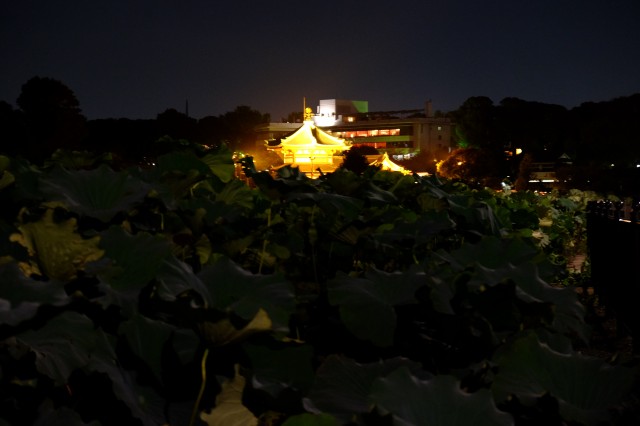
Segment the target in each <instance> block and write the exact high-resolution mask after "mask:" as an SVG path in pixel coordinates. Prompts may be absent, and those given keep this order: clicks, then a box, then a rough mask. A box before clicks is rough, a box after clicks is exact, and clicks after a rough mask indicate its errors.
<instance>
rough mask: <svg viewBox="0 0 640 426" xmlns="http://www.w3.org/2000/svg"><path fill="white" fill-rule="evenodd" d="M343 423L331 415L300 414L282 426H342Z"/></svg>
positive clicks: (288, 419) (290, 418)
mask: <svg viewBox="0 0 640 426" xmlns="http://www.w3.org/2000/svg"><path fill="white" fill-rule="evenodd" d="M341 424H342V423H339V422H338V419H336V418H335V417H333V416H332V415H329V414H309V413H304V414H298V415H295V416H291V417H289V418H287V420H285V422H284V423H282V426H340V425H341Z"/></svg>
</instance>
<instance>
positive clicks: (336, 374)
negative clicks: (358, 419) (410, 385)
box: [303, 355, 431, 424]
mask: <svg viewBox="0 0 640 426" xmlns="http://www.w3.org/2000/svg"><path fill="white" fill-rule="evenodd" d="M401 367H403V368H406V369H408V370H409V371H411V372H412V373H413V374H414V375H416V376H418V377H421V378H422V379H426V378H429V377H431V376H430V375H429V373H426V372H425V371H424V370H422V367H421V365H420V364H419V363H417V362H414V361H411V360H408V359H404V358H392V359H387V360H384V361H380V362H376V363H370V364H359V363H357V362H355V361H353V360H351V359H349V358H345V357H342V356H338V355H331V356H329V357H327V358H326V359H325V361H324V362H323V363H322V365H321V366H320V367H319V368H318V370H317V371H316V378H315V381H314V383H313V386H312V388H311V390H310V391H309V394H308V395H307V397H306V398H304V399H303V403H304V407H305V409H306V410H307V411H309V412H311V413H316V414H320V413H329V414H331V415H332V416H335V417H336V418H337V419H339V420H341V421H342V422H343V424H344V423H347V422H349V421H351V420H352V419H353V417H354V416H356V415H361V414H366V413H369V412H370V411H371V409H372V407H373V402H372V400H371V397H370V394H371V389H372V386H373V384H374V382H375V381H376V379H378V378H379V377H385V376H387V375H388V374H390V373H391V372H393V371H395V370H397V369H398V368H401ZM395 391H396V392H400V393H401V394H402V395H404V392H405V391H404V390H399V389H398V388H396V389H395Z"/></svg>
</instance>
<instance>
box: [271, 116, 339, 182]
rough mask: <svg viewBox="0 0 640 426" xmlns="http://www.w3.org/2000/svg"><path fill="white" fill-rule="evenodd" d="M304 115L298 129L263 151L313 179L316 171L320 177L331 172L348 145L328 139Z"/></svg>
mask: <svg viewBox="0 0 640 426" xmlns="http://www.w3.org/2000/svg"><path fill="white" fill-rule="evenodd" d="M307 113H308V111H305V120H304V122H303V123H302V126H301V127H300V128H299V129H298V130H296V131H295V132H293V133H292V134H291V135H289V136H286V137H283V138H282V139H280V140H279V141H273V142H276V143H277V144H276V143H273V142H271V143H270V142H267V149H269V150H272V151H274V152H276V153H278V155H280V157H281V158H282V159H283V161H284V164H285V165H291V166H293V167H298V168H299V170H300V171H301V172H303V173H305V174H307V175H310V176H313V175H314V174H315V173H316V172H317V170H318V169H320V170H321V171H322V172H323V173H330V172H332V171H334V170H335V169H336V168H338V166H340V164H341V163H342V161H343V157H342V152H343V151H345V150H347V149H349V148H350V145H347V144H346V143H345V140H344V139H341V138H337V137H335V136H332V135H330V134H329V133H327V132H325V131H324V130H322V129H320V128H318V127H317V126H316V125H315V124H314V122H313V120H311V118H310V115H307Z"/></svg>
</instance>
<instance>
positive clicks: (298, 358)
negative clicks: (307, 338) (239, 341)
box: [244, 344, 314, 398]
mask: <svg viewBox="0 0 640 426" xmlns="http://www.w3.org/2000/svg"><path fill="white" fill-rule="evenodd" d="M244 348H245V351H246V352H247V354H248V355H249V359H250V360H251V371H252V372H253V378H252V384H253V387H254V388H256V389H262V390H264V391H265V392H268V393H269V394H270V395H271V396H273V397H274V398H277V397H278V395H279V394H280V392H281V391H282V390H284V389H292V390H297V391H303V392H304V391H306V390H307V389H308V388H309V386H310V385H311V382H312V381H313V377H314V371H313V367H312V358H313V348H312V347H311V346H309V345H299V344H295V346H291V345H287V346H284V347H277V348H276V347H265V346H257V345H252V344H246V345H245V346H244Z"/></svg>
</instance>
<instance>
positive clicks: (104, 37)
mask: <svg viewBox="0 0 640 426" xmlns="http://www.w3.org/2000/svg"><path fill="white" fill-rule="evenodd" d="M1 4H2V8H1V9H0V60H1V62H2V64H1V66H0V76H1V78H0V100H4V101H6V102H9V103H10V104H12V105H13V106H15V100H16V98H17V97H18V95H19V94H20V90H21V86H22V85H23V84H24V83H25V82H26V81H27V80H28V79H30V78H31V77H34V76H40V77H49V78H54V79H56V80H60V81H61V82H63V83H64V84H66V85H67V86H68V87H69V88H70V89H71V90H73V92H74V93H75V95H76V97H77V98H78V101H79V102H80V107H81V109H82V112H83V113H84V115H85V116H87V118H89V119H96V118H132V119H138V118H155V117H156V115H157V114H158V113H160V112H163V111H164V110H166V109H168V108H175V109H177V110H179V111H181V112H185V111H186V103H187V101H188V105H189V115H190V116H192V117H195V118H202V117H204V116H209V115H219V114H224V113H225V112H227V111H232V110H234V109H235V107H236V106H239V105H247V106H250V107H251V108H253V109H256V110H258V111H260V112H262V113H270V114H271V117H272V119H273V121H280V119H281V118H282V117H285V116H286V115H287V114H288V113H290V112H292V111H301V110H302V105H303V98H306V102H307V106H311V107H313V108H314V110H315V106H316V105H317V103H318V100H320V99H332V98H337V99H354V100H366V101H369V110H370V111H383V110H387V111H388V110H399V109H417V108H423V107H424V103H425V101H426V100H428V99H430V100H432V102H433V108H434V110H441V111H450V110H453V109H456V108H458V107H459V106H460V105H461V104H462V103H463V102H464V101H465V100H466V99H467V98H469V97H471V96H488V97H489V98H491V99H492V100H493V101H494V102H495V103H496V104H497V103H499V102H500V100H502V99H503V98H505V97H518V98H521V99H524V100H528V101H538V102H544V103H551V104H559V105H564V106H566V107H568V108H571V107H574V106H578V105H580V104H581V103H583V102H587V101H594V102H599V101H607V100H611V99H613V98H616V97H620V96H629V95H632V94H635V93H640V1H639V0H608V1H606V0H600V1H597V0H571V1H568V0H541V1H537V0H495V1H488V0H486V1H485V0H457V1H456V0H451V1H444V0H438V1H434V0H420V1H402V0H397V1H389V2H369V1H349V0H343V1H316V2H306V3H305V2H302V1H295V2H294V1H288V0H271V1H259V0H252V1H249V0H247V1H230V0H228V1H216V0H208V1H189V0H185V1H181V2H178V1H177V0H174V1H168V0H109V1H106V0H105V1H86V0H85V1H51V0H46V1H30V0H20V1H17V0H3V1H2V3H1ZM383 5H384V6H383Z"/></svg>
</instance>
